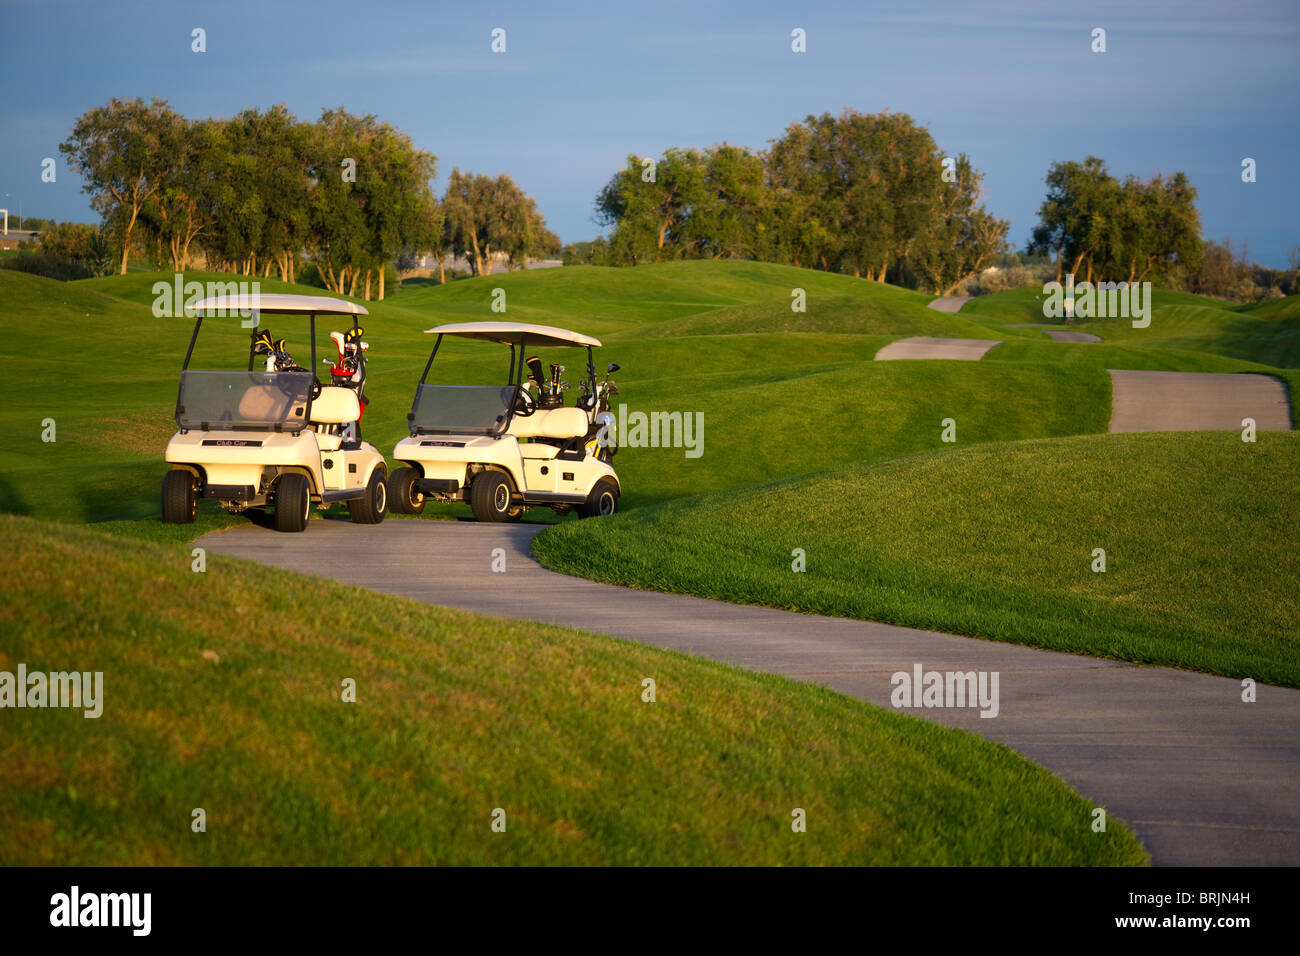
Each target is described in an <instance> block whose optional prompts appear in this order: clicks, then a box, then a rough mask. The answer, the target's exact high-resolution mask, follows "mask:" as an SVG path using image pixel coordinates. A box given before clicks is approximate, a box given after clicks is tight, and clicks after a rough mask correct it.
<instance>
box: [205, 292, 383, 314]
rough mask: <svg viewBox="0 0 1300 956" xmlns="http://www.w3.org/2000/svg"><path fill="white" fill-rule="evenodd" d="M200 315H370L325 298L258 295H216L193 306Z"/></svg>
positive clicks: (363, 307) (351, 303)
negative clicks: (245, 313) (255, 312)
mask: <svg viewBox="0 0 1300 956" xmlns="http://www.w3.org/2000/svg"><path fill="white" fill-rule="evenodd" d="M194 308H195V309H196V310H197V311H199V312H201V313H203V314H205V315H206V314H207V313H209V312H217V313H225V314H226V315H230V314H232V313H235V312H246V311H249V310H255V311H258V312H261V313H263V314H264V315H272V314H280V315H292V314H302V315H307V314H311V313H314V314H316V315H369V314H370V313H369V312H367V311H366V307H365V306H363V305H357V304H356V303H355V302H345V301H343V300H342V299H331V298H330V297H329V296H325V295H286V294H284V293H261V294H259V295H249V294H244V295H217V296H212V297H210V298H207V299H204V300H203V301H202V302H200V303H198V304H197V305H195V306H194Z"/></svg>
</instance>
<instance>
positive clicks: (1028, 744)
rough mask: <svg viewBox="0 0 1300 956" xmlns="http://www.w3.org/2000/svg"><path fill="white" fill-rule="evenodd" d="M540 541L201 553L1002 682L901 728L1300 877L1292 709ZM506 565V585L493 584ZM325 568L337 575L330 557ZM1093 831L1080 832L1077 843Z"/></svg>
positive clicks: (508, 607) (768, 653)
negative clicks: (660, 581)
mask: <svg viewBox="0 0 1300 956" xmlns="http://www.w3.org/2000/svg"><path fill="white" fill-rule="evenodd" d="M539 530H541V529H540V528H538V527H537V526H536V525H493V524H478V523H475V522H470V521H463V522H456V521H432V520H390V521H386V522H384V523H383V524H380V525H353V524H350V523H348V522H346V521H340V520H328V521H321V520H315V521H312V522H311V524H310V526H309V527H308V528H307V530H306V531H305V532H303V533H301V534H280V533H277V532H275V531H271V530H269V529H266V528H262V527H259V526H257V525H254V524H249V525H247V526H242V527H237V528H234V529H231V530H228V531H220V532H215V533H213V534H209V535H205V536H204V537H203V538H201V539H199V542H198V543H199V544H200V545H202V546H203V547H205V548H207V549H208V550H210V551H213V552H217V553H221V554H229V555H236V556H239V557H243V558H250V559H252V560H255V561H260V562H262V563H264V564H268V565H273V566H275V567H280V568H286V569H289V570H293V571H301V572H306V573H317V574H324V575H326V576H329V577H333V578H335V579H337V580H339V581H342V582H344V583H346V584H351V585H357V586H360V587H365V588H370V589H372V590H375V591H381V592H385V593H388V594H396V595H403V596H406V597H412V598H416V599H418V600H421V601H427V602H430V603H432V604H440V605H446V606H450V607H457V608H464V609H466V610H470V611H478V612H481V613H484V614H492V615H498V616H501V617H510V618H520V619H524V620H532V621H542V622H545V623H548V624H560V625H565V626H569V627H576V628H581V629H583V630H588V631H596V632H599V633H604V634H610V635H613V636H615V637H620V638H626V639H629V640H635V641H641V642H644V643H646V644H652V645H655V646H657V647H665V648H673V649H676V650H682V651H688V652H690V653H693V654H699V655H703V656H705V657H711V658H714V659H715V660H720V661H725V662H728V663H732V664H738V665H741V666H743V667H746V668H749V669H751V670H756V671H769V672H772V673H777V674H784V675H786V676H787V677H792V678H795V679H797V680H803V681H809V682H811V683H817V684H824V685H826V686H828V687H831V688H834V689H835V690H838V691H841V692H842V693H845V694H851V695H852V696H854V697H859V698H861V699H863V700H867V701H870V702H872V703H874V704H879V705H881V706H885V707H888V706H890V702H889V696H890V691H891V690H892V685H891V683H890V676H891V675H892V674H893V673H895V672H897V671H905V672H908V673H911V671H912V668H913V665H914V664H918V663H919V664H921V665H922V666H923V668H924V669H925V670H937V671H970V670H976V671H980V670H983V671H998V672H999V674H1000V712H999V714H998V716H997V717H995V718H980V717H979V716H978V713H977V712H976V711H974V710H958V709H946V710H945V709H931V710H916V711H912V713H915V714H916V715H918V716H921V717H924V718H928V719H931V720H935V721H938V722H940V723H944V724H948V725H952V726H963V727H967V728H969V729H971V730H973V731H975V732H977V733H980V734H982V735H983V736H985V737H988V738H990V739H992V740H997V741H1001V742H1002V743H1005V744H1007V745H1009V746H1011V747H1013V748H1015V749H1016V750H1018V751H1020V752H1021V753H1022V754H1024V755H1025V756H1027V757H1029V758H1030V759H1031V760H1034V761H1036V762H1037V763H1039V764H1041V765H1042V766H1044V767H1047V768H1048V769H1050V770H1052V771H1054V772H1056V773H1058V774H1059V775H1060V776H1062V777H1064V778H1065V779H1066V780H1067V781H1069V783H1070V784H1071V785H1072V786H1073V787H1075V788H1076V789H1077V790H1078V791H1079V792H1080V793H1082V794H1084V795H1085V796H1086V797H1087V798H1089V799H1090V800H1092V801H1095V802H1096V804H1097V805H1099V806H1103V807H1105V808H1106V810H1107V812H1108V813H1109V814H1111V815H1114V816H1119V817H1121V818H1123V819H1124V820H1126V821H1127V822H1128V823H1129V824H1130V825H1131V826H1132V827H1133V828H1134V830H1136V832H1137V834H1138V835H1139V836H1140V837H1141V838H1142V840H1143V842H1144V843H1146V845H1147V847H1148V848H1149V849H1150V850H1151V853H1152V855H1153V857H1154V859H1155V862H1157V863H1159V864H1182V865H1193V864H1196V865H1200V864H1205V865H1217V864H1289V865H1295V864H1300V691H1297V690H1289V689H1283V688H1273V687H1264V686H1261V687H1259V689H1258V702H1256V703H1253V704H1246V703H1242V701H1241V688H1240V685H1239V682H1238V681H1236V680H1230V679H1226V678H1221V677H1210V676H1206V675H1204V674H1193V673H1187V672H1183V671H1176V670H1170V669H1166V668H1147V667H1136V666H1133V665H1129V664H1123V663H1118V662H1115V661H1104V660H1096V659H1093V658H1088V657H1076V656H1073V655H1069V654H1058V653H1054V652H1050V651H1039V650H1033V649H1031V648H1025V647H1018V646H1015V645H1012V644H1000V643H997V642H993V641H980V640H974V639H972V638H965V637H956V636H952V635H948V634H940V633H935V632H930V631H919V630H914V629H911V628H905V627H893V626H891V625H887V624H874V623H870V622H864V621H852V620H847V619H843V618H832V617H821V616H817V615H806V614H795V613H792V612H788V611H777V610H772V609H769V608H758V607H746V606H742V605H735V604H726V603H724V602H721V601H709V600H704V599H702V598H694V597H685V596H682V595H674V594H661V593H657V592H650V591H634V590H630V589H627V588H620V587H613V586H610V585H604V584H597V583H595V582H592V581H586V580H583V579H580V578H572V577H568V576H566V575H561V574H556V573H554V572H551V571H547V570H546V569H544V568H542V567H541V566H540V565H539V564H537V562H536V561H534V560H533V559H532V557H531V554H530V542H531V541H532V538H533V536H534V535H535V534H537V533H538V531H539ZM494 548H503V549H504V550H505V553H506V561H507V565H506V567H507V571H506V573H505V574H494V573H493V572H492V571H491V570H490V566H491V561H492V551H493V549H494ZM331 556H333V557H331ZM1090 822H1091V820H1090V819H1089V820H1080V821H1079V825H1080V826H1081V827H1085V826H1088V825H1089V824H1090Z"/></svg>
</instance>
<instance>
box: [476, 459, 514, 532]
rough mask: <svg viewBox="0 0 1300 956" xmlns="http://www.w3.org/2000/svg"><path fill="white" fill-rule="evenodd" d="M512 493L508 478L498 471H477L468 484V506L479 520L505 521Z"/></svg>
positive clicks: (508, 513)
mask: <svg viewBox="0 0 1300 956" xmlns="http://www.w3.org/2000/svg"><path fill="white" fill-rule="evenodd" d="M512 497H513V493H512V491H511V488H510V479H509V478H507V477H506V476H505V475H503V474H501V472H499V471H484V472H481V473H479V474H478V475H477V476H476V477H475V478H474V482H473V484H471V485H470V486H469V507H470V510H471V511H473V512H474V517H475V518H477V519H478V520H479V521H506V520H508V519H509V517H510V511H511V507H510V499H511V498H512Z"/></svg>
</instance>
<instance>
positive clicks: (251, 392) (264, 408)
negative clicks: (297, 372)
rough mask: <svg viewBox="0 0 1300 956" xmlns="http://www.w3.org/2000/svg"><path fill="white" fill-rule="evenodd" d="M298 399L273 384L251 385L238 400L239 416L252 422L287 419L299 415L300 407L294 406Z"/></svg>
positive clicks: (298, 416) (300, 412)
mask: <svg viewBox="0 0 1300 956" xmlns="http://www.w3.org/2000/svg"><path fill="white" fill-rule="evenodd" d="M299 401H300V400H299V399H298V397H297V396H294V395H286V394H285V393H284V392H283V391H282V390H280V389H278V388H276V387H275V386H274V385H253V386H250V387H249V389H248V391H246V392H244V395H243V397H242V398H241V399H240V400H239V417H240V418H241V419H243V420H244V421H254V422H284V421H289V419H291V418H300V417H301V415H302V409H301V408H295V407H294V406H295V405H297V404H298V403H299Z"/></svg>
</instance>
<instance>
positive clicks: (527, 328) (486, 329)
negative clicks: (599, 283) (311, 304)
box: [262, 296, 600, 348]
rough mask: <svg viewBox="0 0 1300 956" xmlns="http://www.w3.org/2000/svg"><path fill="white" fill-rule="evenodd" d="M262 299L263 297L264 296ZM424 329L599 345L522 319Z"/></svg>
mask: <svg viewBox="0 0 1300 956" xmlns="http://www.w3.org/2000/svg"><path fill="white" fill-rule="evenodd" d="M262 298H264V299H265V298H266V296H262ZM262 311H266V310H265V309H263V310H262ZM424 331H425V332H426V333H431V334H434V335H459V336H460V337H461V338H466V339H481V340H483V341H485V342H500V343H501V344H502V345H518V344H519V343H520V342H521V341H522V340H523V339H525V338H527V340H528V344H529V345H535V346H537V347H538V348H547V347H559V346H566V345H578V346H584V345H585V346H599V345H600V339H596V338H592V337H591V336H590V335H583V334H582V333H581V332H570V331H569V330H568V329H557V328H554V327H553V326H550V325H529V324H527V323H526V322H455V323H453V324H451V325H440V326H438V327H437V328H433V329H425V330H424Z"/></svg>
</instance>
